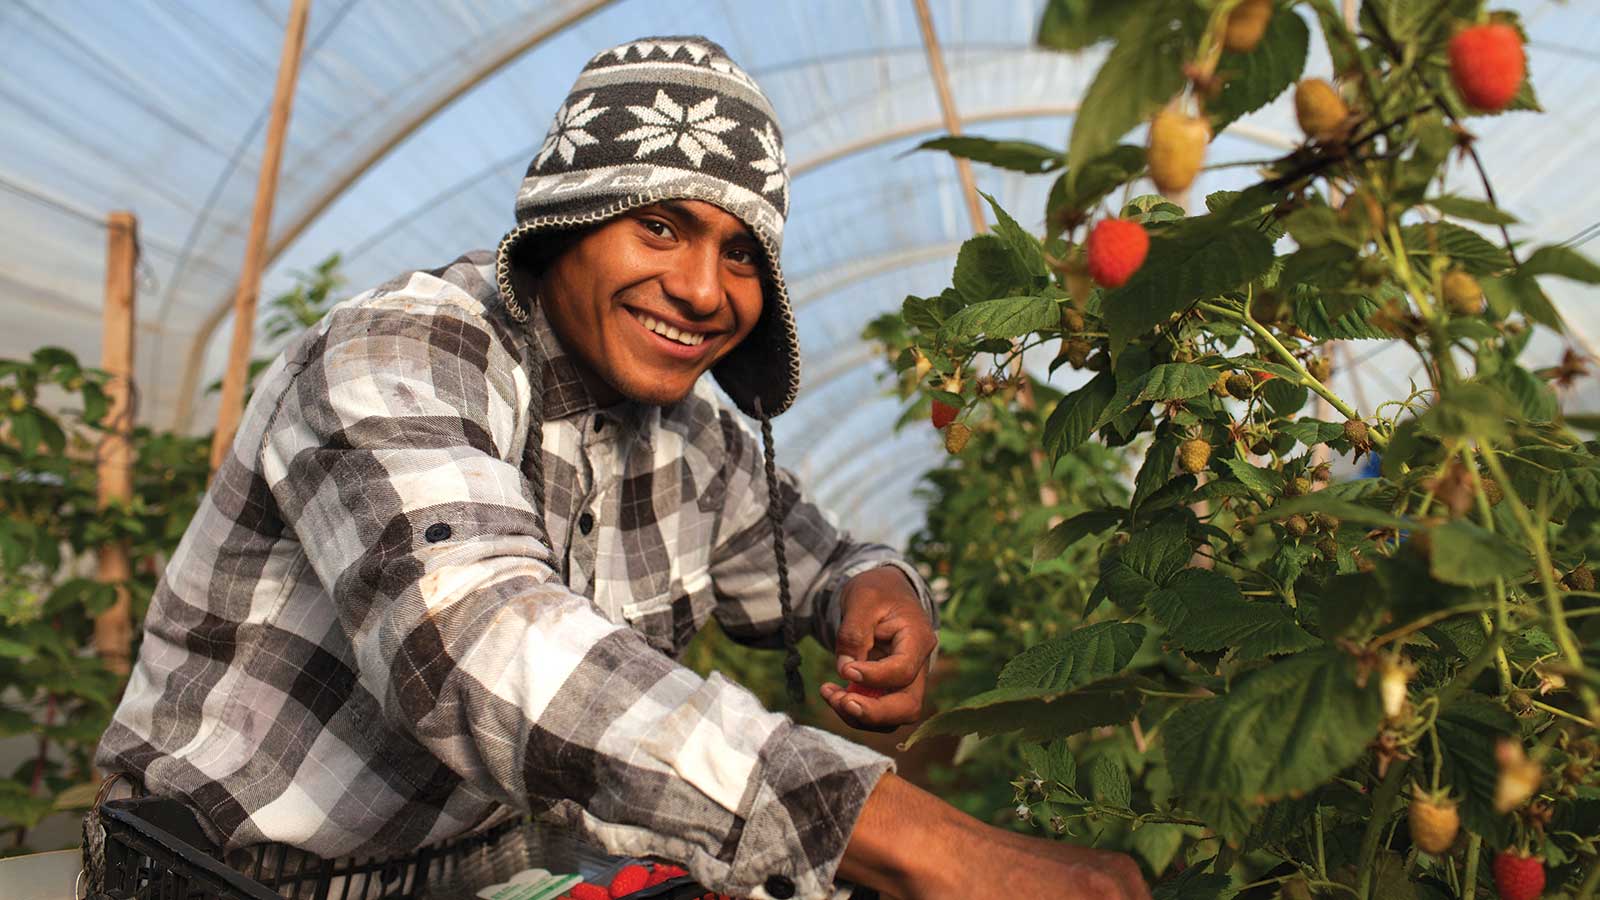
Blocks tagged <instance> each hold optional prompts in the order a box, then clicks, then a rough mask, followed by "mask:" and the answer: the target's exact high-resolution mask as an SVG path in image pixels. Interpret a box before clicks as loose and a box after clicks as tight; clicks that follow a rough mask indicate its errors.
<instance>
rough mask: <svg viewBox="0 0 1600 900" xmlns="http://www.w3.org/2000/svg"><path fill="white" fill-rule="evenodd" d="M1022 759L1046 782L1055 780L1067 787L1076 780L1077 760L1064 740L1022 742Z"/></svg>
mask: <svg viewBox="0 0 1600 900" xmlns="http://www.w3.org/2000/svg"><path fill="white" fill-rule="evenodd" d="M1022 759H1023V761H1024V762H1026V763H1027V764H1028V765H1030V766H1032V767H1033V770H1034V771H1035V772H1038V773H1039V777H1040V778H1043V779H1044V780H1045V781H1047V782H1056V783H1059V784H1064V785H1067V786H1068V787H1075V786H1076V784H1077V782H1078V761H1077V759H1076V758H1074V757H1073V755H1072V748H1071V747H1070V746H1068V744H1067V742H1066V741H1050V742H1049V743H1045V744H1023V745H1022Z"/></svg>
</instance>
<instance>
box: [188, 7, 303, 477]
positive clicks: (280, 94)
mask: <svg viewBox="0 0 1600 900" xmlns="http://www.w3.org/2000/svg"><path fill="white" fill-rule="evenodd" d="M310 12H311V0H294V5H293V6H292V7H290V9H289V27H288V30H287V31H286V32H285V33H284V37H283V57H282V58H281V59H280V60H279V61H278V83H277V86H276V87H274V88H273V92H272V115H271V118H270V119H269V120H268V123H267V149H266V152H265V153H264V154H263V155H262V157H261V174H260V177H259V178H258V180H257V181H256V202H255V212H254V214H253V215H252V216H251V218H250V238H249V240H248V241H247V242H246V243H245V248H244V269H243V270H242V271H241V272H240V273H239V288H238V293H237V294H235V295H234V298H233V342H232V343H231V344H230V345H229V346H228V368H227V370H226V371H225V372H224V373H223V376H222V407H221V409H220V410H218V412H217V430H216V433H215V434H214V435H212V438H211V472H212V474H213V475H215V474H216V471H217V469H218V468H220V467H221V466H222V460H223V457H224V456H225V455H226V454H227V452H228V449H229V448H230V447H231V446H233V434H234V432H235V431H237V430H238V428H239V418H240V416H242V415H243V414H244V387H245V381H246V380H247V378H248V377H249V374H250V345H251V342H252V339H253V337H254V335H255V325H256V297H257V294H259V293H260V291H261V269H262V267H263V265H264V263H265V260H266V249H267V229H268V227H269V226H270V225H271V224H272V200H273V198H274V196H276V194H277V192H278V170H279V168H280V167H281V164H282V162H283V138H284V134H285V132H287V131H288V128H289V109H290V107H291V106H292V105H293V103H294V85H295V79H296V77H297V76H298V75H299V72H300V50H301V48H302V47H304V46H305V38H306V19H307V17H308V16H309V15H310Z"/></svg>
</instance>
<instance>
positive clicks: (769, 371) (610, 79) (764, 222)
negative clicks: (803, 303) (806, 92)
mask: <svg viewBox="0 0 1600 900" xmlns="http://www.w3.org/2000/svg"><path fill="white" fill-rule="evenodd" d="M662 200H704V201H706V202H708V203H712V204H715V205H717V206H719V207H721V208H722V209H724V210H726V211H728V212H729V213H731V214H732V215H734V216H736V217H738V218H739V220H740V221H742V222H744V224H745V226H746V227H747V228H749V229H750V231H751V233H753V234H754V235H755V237H756V239H757V240H759V241H760V242H761V247H762V250H763V251H765V253H766V257H767V267H768V268H767V279H766V284H765V298H764V299H765V302H764V303H763V305H762V312H761V319H760V320H759V321H758V322H757V323H756V326H755V329H754V330H753V331H752V332H751V333H750V335H749V336H748V337H747V338H745V340H744V341H743V342H742V343H741V344H740V345H739V346H738V347H737V348H735V349H734V350H733V352H731V353H729V354H728V355H727V356H726V357H725V358H723V360H722V361H721V362H719V363H717V366H716V368H715V369H713V370H712V371H713V374H714V375H715V376H716V378H717V382H718V383H719V384H721V385H722V389H723V390H724V391H727V393H728V396H729V397H731V398H732V399H733V401H734V402H735V403H736V404H738V406H739V408H740V409H741V410H743V411H744V412H745V413H746V414H748V415H752V416H758V417H762V418H769V417H772V416H776V415H778V414H779V413H781V412H783V411H784V410H786V409H788V408H789V406H790V404H792V403H793V402H794V398H795V394H796V393H797V392H798V390H799V387H800V348H799V342H798V340H797V338H796V336H795V325H794V311H793V309H792V308H791V307H790V305H789V294H788V290H787V289H786V288H785V287H784V283H783V270H782V268H781V267H780V266H779V262H778V254H779V250H780V248H781V247H782V244H783V222H784V218H785V217H786V216H787V215H788V214H789V168H788V165H787V163H786V161H785V159H784V155H783V137H782V134H781V132H780V131H779V130H778V123H777V117H776V116H775V115H774V114H773V111H772V104H771V103H769V102H768V101H767V98H766V95H765V94H763V93H761V89H760V88H759V87H757V86H756V83H755V82H754V81H753V80H751V78H750V76H749V75H747V74H745V71H744V70H743V69H741V68H739V66H738V64H736V63H735V62H734V61H733V60H731V59H729V58H728V53H727V51H725V50H723V49H722V47H720V46H718V45H717V44H716V43H714V42H712V41H710V40H707V39H706V38H703V37H694V36H689V37H653V38H641V39H639V40H636V41H629V42H628V43H625V44H619V45H617V46H616V47H613V48H611V49H609V50H606V51H603V52H601V53H599V54H597V55H596V56H595V57H594V58H593V59H591V60H589V63H588V65H586V66H584V68H583V71H582V72H581V73H580V74H579V75H578V81H577V83H576V84H574V85H573V86H572V90H571V91H570V92H569V93H568V94H567V100H566V102H565V103H564V104H562V106H561V109H560V110H559V111H557V112H556V117H555V121H554V122H553V123H551V125H550V132H549V134H548V135H546V137H545V139H544V144H543V145H542V146H541V147H540V148H539V152H538V154H537V155H535V156H534V159H533V162H532V163H530V164H529V166H528V172H527V175H526V176H524V177H523V179H522V186H521V188H520V189H519V190H518V191H517V225H516V227H515V228H513V229H511V231H510V232H509V233H508V234H506V236H505V238H504V239H503V240H501V242H500V252H499V259H498V261H497V271H498V276H499V282H500V292H501V295H502V296H504V297H505V298H506V302H507V306H508V308H509V309H511V310H512V311H513V315H517V314H518V313H526V311H527V306H526V304H527V302H528V300H529V298H525V297H516V296H515V294H514V293H513V290H512V279H511V266H512V262H513V259H514V258H515V257H514V256H513V250H515V249H517V248H519V247H521V248H523V249H526V247H527V245H528V243H529V242H534V241H538V240H539V239H540V238H541V237H548V236H549V235H550V234H552V233H554V232H557V231H561V230H564V229H569V228H577V227H586V226H590V225H596V224H599V223H601V222H604V221H605V220H607V219H611V218H614V217H616V216H618V215H620V214H622V213H624V212H627V211H628V210H630V209H634V208H636V207H640V206H646V205H648V204H651V203H656V202H659V201H662ZM758 401H759V403H758Z"/></svg>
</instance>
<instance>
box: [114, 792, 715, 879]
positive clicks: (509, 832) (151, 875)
mask: <svg viewBox="0 0 1600 900" xmlns="http://www.w3.org/2000/svg"><path fill="white" fill-rule="evenodd" d="M99 817H100V822H101V825H102V827H103V828H104V829H105V850H104V858H105V874H104V878H103V883H102V884H101V885H98V886H94V887H95V888H96V890H95V891H94V892H92V893H90V895H89V900H283V898H286V897H287V898H295V900H301V898H304V900H379V898H383V900H418V898H419V896H420V895H423V894H424V892H425V891H426V889H427V888H428V887H430V886H433V887H435V888H436V889H443V891H444V892H445V893H444V895H445V896H447V897H449V896H461V897H471V896H472V895H473V892H474V891H475V890H476V889H477V888H481V887H485V886H487V885H488V884H492V883H495V881H493V880H491V881H486V882H484V883H482V884H471V885H466V884H462V883H461V880H462V877H464V876H465V870H464V868H463V867H464V864H465V862H466V861H467V859H468V858H469V857H470V856H472V855H473V854H475V853H484V852H487V851H489V850H490V849H491V848H494V847H495V845H497V844H498V843H499V842H500V841H501V840H502V839H506V838H508V837H512V836H513V833H514V832H516V831H518V830H519V829H526V828H529V827H531V826H530V824H529V823H528V822H527V821H526V820H521V821H512V822H506V823H503V824H501V825H498V826H495V827H494V828H491V829H488V830H486V831H484V832H481V833H479V834H474V835H470V836H466V837H463V838H460V839H457V840H454V841H449V842H446V843H442V844H439V845H436V846H431V847H426V848H423V849H421V850H418V851H416V852H415V853H410V854H406V855H404V856H399V857H393V858H388V859H374V858H358V857H350V858H345V859H338V860H328V859H322V858H321V857H317V856H313V855H311V854H308V853H304V852H302V851H299V850H295V849H293V848H290V847H286V846H284V845H282V844H268V845H262V846H259V847H252V848H247V849H244V850H237V851H234V852H232V853H229V854H227V855H226V856H224V855H222V854H220V853H219V852H218V851H217V849H216V848H215V846H214V845H213V844H212V843H211V842H210V841H209V840H208V839H207V838H206V836H205V833H204V832H203V831H201V830H200V826H199V824H198V823H197V822H196V821H195V818H194V815H193V813H191V812H190V811H189V809H188V808H187V807H185V806H184V805H183V804H182V803H179V802H178V801H176V800H171V799H167V798H161V797H143V798H135V799H128V800H111V801H107V802H105V803H103V804H101V806H100V807H99ZM593 852H594V851H590V853H591V854H592V853H593ZM597 861H598V862H597ZM583 863H584V867H585V868H587V869H590V870H591V871H593V870H594V869H595V868H596V866H597V865H604V863H605V857H603V856H598V855H585V856H584V859H583ZM531 864H532V863H528V864H527V865H524V864H523V863H522V862H519V861H516V860H515V858H514V857H513V859H512V862H511V865H512V867H513V868H526V867H528V865H531ZM574 868H576V866H574ZM708 893H709V892H708V891H707V890H706V889H705V888H703V887H701V886H700V885H698V884H696V883H694V881H693V880H692V879H689V878H677V879H673V880H671V881H667V882H663V883H662V884H659V885H656V886H654V887H651V888H648V889H646V890H643V891H639V892H638V893H636V894H633V895H631V896H632V897H636V898H638V900H647V898H654V900H690V898H700V897H704V896H706V895H707V894H708Z"/></svg>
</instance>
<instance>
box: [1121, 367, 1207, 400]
mask: <svg viewBox="0 0 1600 900" xmlns="http://www.w3.org/2000/svg"><path fill="white" fill-rule="evenodd" d="M1216 380H1217V373H1215V372H1213V371H1211V370H1210V369H1208V368H1206V367H1205V366H1197V365H1195V364H1194V363H1163V364H1161V365H1159V366H1156V367H1155V368H1154V369H1151V370H1150V375H1149V377H1148V378H1146V379H1145V382H1144V386H1143V387H1141V388H1140V389H1139V396H1138V397H1137V399H1139V400H1158V401H1166V400H1188V399H1190V398H1191V397H1198V396H1200V395H1201V394H1204V393H1205V392H1206V391H1209V390H1211V385H1212V384H1213V383H1215V382H1216Z"/></svg>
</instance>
